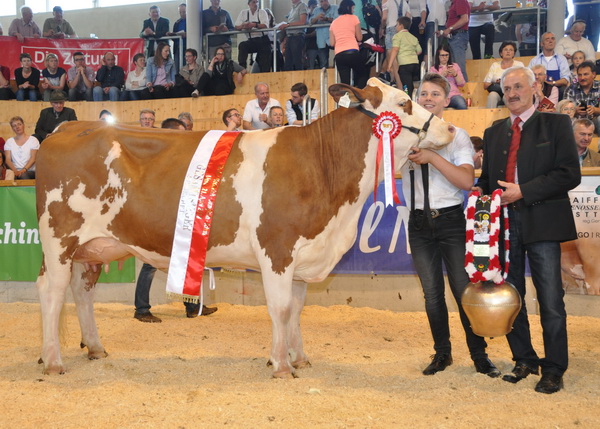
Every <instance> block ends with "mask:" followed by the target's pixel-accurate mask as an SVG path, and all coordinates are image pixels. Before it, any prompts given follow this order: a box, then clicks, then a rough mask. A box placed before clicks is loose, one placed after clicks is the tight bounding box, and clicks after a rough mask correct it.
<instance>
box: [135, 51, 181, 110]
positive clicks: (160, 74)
mask: <svg viewBox="0 0 600 429" xmlns="http://www.w3.org/2000/svg"><path fill="white" fill-rule="evenodd" d="M174 64H175V63H174V62H173V58H171V47H170V46H169V44H168V43H166V42H160V43H159V44H158V46H157V47H156V53H155V54H154V56H153V57H150V58H148V64H147V67H146V88H145V89H144V90H143V91H142V92H141V94H140V98H141V99H142V100H149V99H160V98H171V97H172V96H173V91H172V89H173V86H174V85H175V67H174Z"/></svg>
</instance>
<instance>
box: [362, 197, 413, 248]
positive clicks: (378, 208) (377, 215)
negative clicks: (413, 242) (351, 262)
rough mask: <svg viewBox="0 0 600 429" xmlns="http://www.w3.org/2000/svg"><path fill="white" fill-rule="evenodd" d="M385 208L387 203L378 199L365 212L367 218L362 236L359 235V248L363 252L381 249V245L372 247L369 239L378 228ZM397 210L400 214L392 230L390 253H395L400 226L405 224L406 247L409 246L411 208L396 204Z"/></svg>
mask: <svg viewBox="0 0 600 429" xmlns="http://www.w3.org/2000/svg"><path fill="white" fill-rule="evenodd" d="M384 210H385V205H384V203H383V202H382V201H376V202H374V203H373V204H371V205H370V206H369V209H368V210H367V213H366V214H365V219H364V221H363V224H362V226H361V228H360V237H359V242H358V245H359V249H360V251H361V252H363V253H373V252H377V251H378V250H380V249H381V246H380V245H377V246H374V247H371V246H369V239H370V238H371V236H372V235H373V233H374V232H375V231H376V230H377V227H378V226H379V223H380V222H381V219H382V218H383V212H384ZM396 211H397V213H398V215H397V216H396V222H395V223H394V230H393V232H392V236H391V240H390V246H389V248H388V253H394V252H395V251H396V245H397V243H398V236H399V235H400V227H402V226H403V228H404V232H405V236H406V241H407V243H406V247H407V248H408V231H407V229H408V216H409V214H410V213H409V210H408V208H407V207H405V206H396Z"/></svg>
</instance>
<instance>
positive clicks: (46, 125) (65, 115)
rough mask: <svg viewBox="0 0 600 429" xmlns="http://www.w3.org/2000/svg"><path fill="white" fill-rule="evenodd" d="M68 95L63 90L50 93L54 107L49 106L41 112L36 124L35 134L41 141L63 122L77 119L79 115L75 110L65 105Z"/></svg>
mask: <svg viewBox="0 0 600 429" xmlns="http://www.w3.org/2000/svg"><path fill="white" fill-rule="evenodd" d="M66 100H67V99H66V97H65V94H64V92H62V91H54V92H52V94H51V95H50V104H51V105H52V107H47V108H46V109H43V110H42V111H41V112H40V117H39V119H38V121H37V123H36V124H35V134H34V136H35V137H36V138H37V139H38V141H39V142H40V143H41V142H42V141H43V140H44V139H45V138H46V136H47V135H48V134H50V133H51V132H53V131H54V129H55V128H56V127H57V126H58V125H59V124H60V123H62V122H65V121H76V120H77V115H76V114H75V110H73V109H71V108H69V107H65V101H66Z"/></svg>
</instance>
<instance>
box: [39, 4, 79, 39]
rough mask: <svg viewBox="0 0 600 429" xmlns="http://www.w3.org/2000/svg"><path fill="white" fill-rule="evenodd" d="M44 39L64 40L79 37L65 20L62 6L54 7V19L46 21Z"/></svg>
mask: <svg viewBox="0 0 600 429" xmlns="http://www.w3.org/2000/svg"><path fill="white" fill-rule="evenodd" d="M42 34H43V35H44V37H50V38H52V39H64V38H65V37H66V38H69V37H77V34H75V30H73V27H71V24H69V23H68V22H67V21H65V20H64V19H63V10H62V7H60V6H54V8H53V9H52V18H48V19H47V20H46V21H44V29H43V33H42Z"/></svg>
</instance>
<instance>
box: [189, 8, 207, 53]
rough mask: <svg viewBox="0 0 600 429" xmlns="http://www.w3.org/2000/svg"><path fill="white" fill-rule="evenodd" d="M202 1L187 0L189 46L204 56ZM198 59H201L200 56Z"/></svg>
mask: <svg viewBox="0 0 600 429" xmlns="http://www.w3.org/2000/svg"><path fill="white" fill-rule="evenodd" d="M202 3H203V0H192V1H186V4H187V7H186V33H187V47H188V48H192V49H195V50H197V51H198V55H199V56H200V57H202V41H201V37H202V33H201V32H200V23H201V20H202ZM198 60H199V61H200V58H199V59H198Z"/></svg>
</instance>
